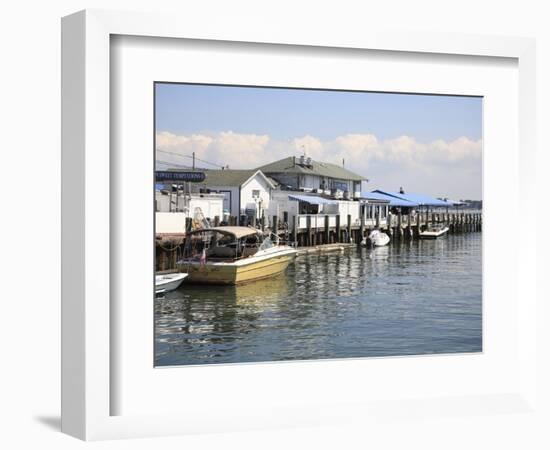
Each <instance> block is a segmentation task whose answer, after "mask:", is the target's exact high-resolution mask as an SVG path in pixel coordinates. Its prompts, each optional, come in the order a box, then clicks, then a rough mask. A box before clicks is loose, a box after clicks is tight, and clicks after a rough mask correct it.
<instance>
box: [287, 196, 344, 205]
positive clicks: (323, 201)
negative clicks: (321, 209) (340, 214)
mask: <svg viewBox="0 0 550 450" xmlns="http://www.w3.org/2000/svg"><path fill="white" fill-rule="evenodd" d="M288 198H289V199H290V200H297V201H299V202H305V203H309V204H310V205H335V204H337V203H338V202H337V201H336V200H330V199H328V198H323V197H318V196H316V195H294V194H293V195H289V196H288Z"/></svg>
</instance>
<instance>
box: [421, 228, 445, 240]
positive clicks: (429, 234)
mask: <svg viewBox="0 0 550 450" xmlns="http://www.w3.org/2000/svg"><path fill="white" fill-rule="evenodd" d="M448 231H449V229H448V228H444V229H443V230H441V231H423V232H422V233H420V239H437V238H439V237H443V236H445V235H446V234H447V232H448Z"/></svg>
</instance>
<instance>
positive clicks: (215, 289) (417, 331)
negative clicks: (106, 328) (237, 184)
mask: <svg viewBox="0 0 550 450" xmlns="http://www.w3.org/2000/svg"><path fill="white" fill-rule="evenodd" d="M481 243H482V234H481V233H466V234H456V235H449V236H446V237H444V238H442V239H437V240H432V241H422V240H420V241H411V242H405V243H392V244H390V245H389V246H387V247H379V248H375V249H367V248H360V249H359V248H355V247H354V248H351V249H348V250H345V251H342V252H336V253H327V254H314V255H307V256H300V257H298V258H297V259H296V260H295V262H294V263H292V264H291V265H290V266H289V268H288V269H287V271H286V272H285V273H284V274H283V275H281V276H278V277H276V278H272V279H267V280H258V281H255V282H251V283H248V284H244V285H242V286H204V285H189V284H184V285H182V286H181V287H180V288H179V289H178V290H177V291H173V292H169V293H167V294H166V296H165V297H164V298H160V299H155V364H156V365H157V366H173V365H189V364H215V363H242V362H262V361H283V360H311V359H327V358H361V357H380V356H395V355H420V354H441V353H461V352H480V351H482V268H481Z"/></svg>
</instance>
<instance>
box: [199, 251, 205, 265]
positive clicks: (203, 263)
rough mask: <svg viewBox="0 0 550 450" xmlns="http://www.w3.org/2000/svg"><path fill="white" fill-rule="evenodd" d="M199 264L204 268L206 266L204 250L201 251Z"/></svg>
mask: <svg viewBox="0 0 550 450" xmlns="http://www.w3.org/2000/svg"><path fill="white" fill-rule="evenodd" d="M199 263H200V265H201V266H204V265H205V264H206V249H204V248H203V249H202V253H201V258H200V259H199Z"/></svg>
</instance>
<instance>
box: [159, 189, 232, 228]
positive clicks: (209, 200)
mask: <svg viewBox="0 0 550 450" xmlns="http://www.w3.org/2000/svg"><path fill="white" fill-rule="evenodd" d="M223 200H224V196H223V195H220V194H199V193H193V194H190V193H189V192H187V193H186V192H184V191H182V190H179V191H173V192H172V191H170V190H162V191H160V190H157V191H156V192H155V232H156V233H157V234H179V233H183V232H185V220H186V219H187V218H188V217H190V218H192V219H193V218H195V216H196V215H197V214H198V215H199V216H202V217H204V218H205V219H209V220H210V221H213V220H214V218H215V217H216V216H217V217H219V219H220V220H223Z"/></svg>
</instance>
